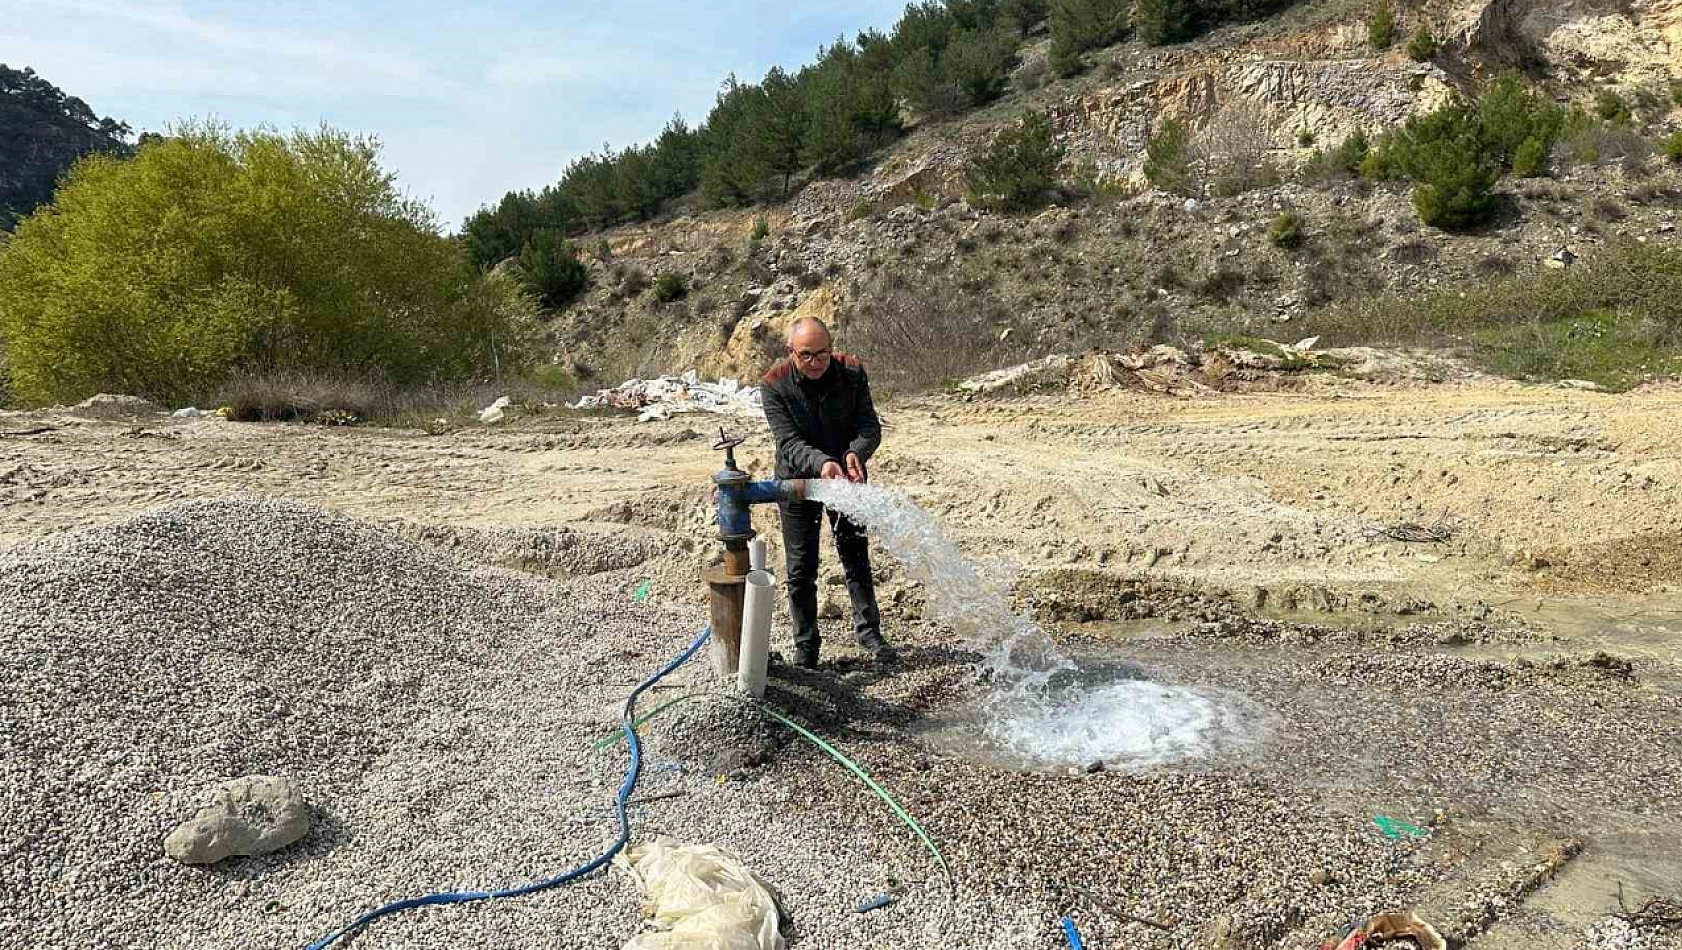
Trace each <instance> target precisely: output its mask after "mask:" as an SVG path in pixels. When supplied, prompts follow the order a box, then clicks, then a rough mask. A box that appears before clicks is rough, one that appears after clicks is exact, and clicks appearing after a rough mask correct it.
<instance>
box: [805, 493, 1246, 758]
mask: <svg viewBox="0 0 1682 950" xmlns="http://www.w3.org/2000/svg"><path fill="white" fill-rule="evenodd" d="M806 491H807V497H808V498H810V499H811V500H813V501H820V502H823V503H824V504H825V505H828V506H829V507H831V508H834V509H835V510H837V511H840V512H841V513H843V514H845V515H847V516H848V517H849V518H851V519H853V520H854V521H857V522H859V523H861V524H863V525H865V526H866V527H867V528H869V529H870V532H871V535H872V536H873V537H875V538H876V540H877V542H878V543H880V544H881V545H882V546H883V547H885V548H886V549H887V550H888V551H889V553H891V554H893V555H894V556H895V557H896V558H898V559H899V561H900V562H901V563H902V564H903V565H904V566H905V571H906V573H907V574H908V575H909V576H910V577H911V579H913V580H915V581H917V582H919V583H920V584H921V585H922V587H923V592H924V596H925V599H926V601H927V604H928V609H927V615H928V616H929V618H930V619H932V620H936V621H938V622H940V623H943V624H946V625H947V626H949V627H951V628H952V629H953V630H954V631H955V632H957V633H958V635H959V636H961V637H963V638H964V640H966V641H967V642H968V643H969V645H970V646H971V647H972V648H973V649H974V650H976V651H977V652H978V653H980V654H981V656H982V662H983V665H984V667H985V672H986V673H987V674H989V678H990V680H991V685H992V689H993V693H992V694H991V695H989V696H988V697H987V700H986V702H984V703H983V704H982V708H983V709H984V710H985V712H984V713H983V717H984V718H983V722H982V728H983V730H984V731H985V733H986V735H987V738H988V739H989V740H990V741H991V742H993V743H994V744H996V745H997V746H998V747H999V749H1000V751H1002V752H1004V753H1005V754H1007V755H1008V756H1010V757H1012V758H1017V759H1022V760H1026V761H1029V762H1033V763H1036V764H1053V763H1071V764H1086V763H1088V762H1092V761H1094V760H1103V761H1104V762H1105V763H1107V764H1108V765H1110V766H1112V767H1145V766H1151V765H1161V764H1166V763H1169V762H1173V761H1177V760H1180V759H1186V758H1194V757H1198V756H1201V755H1204V754H1206V753H1208V752H1210V751H1212V750H1213V749H1214V748H1215V747H1216V746H1218V745H1221V744H1223V740H1224V739H1226V738H1229V737H1230V734H1231V733H1232V732H1233V731H1234V729H1235V726H1234V721H1235V718H1236V717H1234V716H1232V715H1229V713H1228V710H1227V709H1226V708H1225V706H1224V703H1223V701H1222V700H1221V699H1220V698H1218V697H1214V696H1211V695H1206V694H1203V693H1200V692H1197V691H1195V690H1191V689H1186V688H1183V687H1178V686H1165V685H1162V684H1158V683H1151V682H1149V681H1146V680H1140V679H1131V678H1129V679H1123V680H1121V681H1120V682H1115V681H1108V682H1097V683H1092V682H1086V680H1087V679H1088V678H1087V677H1083V676H1082V675H1081V671H1080V668H1079V667H1078V665H1077V664H1075V663H1074V662H1073V661H1071V660H1070V659H1069V658H1068V657H1066V656H1065V655H1063V653H1062V652H1061V651H1060V650H1058V649H1057V647H1056V645H1055V644H1053V643H1052V641H1051V638H1050V637H1049V636H1047V635H1046V633H1045V631H1043V630H1041V629H1040V627H1039V625H1038V624H1036V623H1034V622H1033V621H1032V620H1030V619H1028V618H1026V617H1022V616H1019V615H1018V614H1017V613H1016V612H1015V611H1013V610H1011V609H1010V604H1009V601H1008V600H1007V599H1006V597H1005V594H1004V591H1003V590H1001V589H1000V588H999V587H998V586H997V585H996V584H994V583H993V582H991V581H990V580H988V579H987V578H984V577H982V576H981V574H979V573H978V572H977V571H976V570H975V567H974V565H972V564H970V562H969V561H967V560H965V559H964V557H963V555H962V554H960V553H959V552H958V549H957V547H956V546H955V545H953V544H952V542H951V541H950V540H948V539H947V538H946V536H945V535H944V534H942V533H941V531H940V528H939V526H937V525H936V524H935V522H934V519H933V518H932V517H931V516H930V515H929V514H928V512H926V511H924V510H923V509H921V508H919V507H918V506H917V504H916V503H915V502H913V501H912V500H911V499H909V498H907V497H906V496H904V495H902V494H899V493H898V492H894V491H889V490H887V489H883V488H881V487H879V486H876V485H855V484H852V483H850V482H845V481H839V480H829V481H818V480H813V481H810V482H807V489H806Z"/></svg>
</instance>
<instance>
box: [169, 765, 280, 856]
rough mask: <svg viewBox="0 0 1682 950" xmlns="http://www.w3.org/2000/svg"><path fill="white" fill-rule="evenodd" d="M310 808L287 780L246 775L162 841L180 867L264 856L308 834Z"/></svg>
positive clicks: (231, 784) (228, 786) (227, 787)
mask: <svg viewBox="0 0 1682 950" xmlns="http://www.w3.org/2000/svg"><path fill="white" fill-rule="evenodd" d="M309 830H310V814H309V806H307V805H306V804H305V803H304V796H303V793H302V792H300V791H299V790H298V786H297V785H296V784H294V783H293V781H292V780H291V779H289V778H276V777H273V776H267V775H248V776H245V777H244V778H237V779H234V780H233V781H231V782H228V783H227V784H225V785H223V786H222V787H221V788H219V789H217V790H216V793H215V798H214V800H213V801H212V802H211V803H210V804H209V805H206V806H205V807H203V808H201V809H199V812H198V814H196V815H194V816H193V817H192V818H190V819H188V820H187V821H186V822H183V823H182V824H181V825H180V826H179V827H177V828H176V829H175V830H174V831H172V832H170V833H169V837H167V838H165V839H164V853H165V854H167V855H169V856H170V857H171V858H174V859H175V860H177V861H180V862H181V863H182V864H215V863H216V862H217V861H220V860H222V859H223V858H229V857H235V856H244V855H253V854H268V853H269V852H271V851H279V850H280V849H281V848H284V847H286V846H287V845H289V844H292V843H293V842H295V841H297V840H299V839H300V838H302V837H304V836H305V835H307V834H309Z"/></svg>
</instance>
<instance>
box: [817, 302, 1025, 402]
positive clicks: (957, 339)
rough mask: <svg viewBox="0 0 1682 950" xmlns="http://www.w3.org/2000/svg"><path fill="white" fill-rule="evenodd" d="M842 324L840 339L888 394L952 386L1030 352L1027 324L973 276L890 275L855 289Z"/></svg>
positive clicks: (1013, 361) (1017, 359)
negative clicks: (960, 278)
mask: <svg viewBox="0 0 1682 950" xmlns="http://www.w3.org/2000/svg"><path fill="white" fill-rule="evenodd" d="M842 325H843V326H844V327H845V330H844V332H843V333H842V337H843V339H842V340H841V343H842V345H843V346H844V347H845V348H846V349H847V350H848V351H849V352H852V353H856V354H858V355H859V356H860V357H861V358H862V359H863V360H864V361H865V365H866V366H867V367H869V369H870V378H871V381H872V386H873V387H874V388H875V389H876V390H877V391H878V392H879V393H882V394H884V395H892V394H895V393H915V392H923V391H928V390H931V389H938V388H942V387H947V386H951V385H952V384H953V383H955V382H956V381H958V380H961V379H963V378H965V377H967V376H971V375H974V374H976V373H981V372H986V371H987V370H991V369H997V368H999V367H1001V366H1007V365H1010V364H1012V363H1017V362H1022V361H1024V360H1026V359H1028V358H1029V357H1030V355H1031V352H1030V348H1029V344H1028V343H1027V337H1028V336H1029V334H1028V333H1026V332H1025V330H1026V329H1027V328H1026V327H1025V326H1023V325H1021V323H1020V321H1019V320H1018V319H1017V317H1016V316H1015V314H1013V313H1011V312H1010V311H1008V310H1006V309H1005V307H1004V306H1003V305H1002V304H1001V303H1000V302H999V300H998V298H997V297H994V296H993V295H992V294H991V293H990V292H988V291H987V290H986V288H985V287H984V286H981V285H980V284H978V283H977V282H973V281H970V282H959V281H954V280H952V279H950V278H941V279H938V280H936V281H934V282H930V281H927V280H920V281H918V282H917V283H916V284H915V285H914V284H912V283H911V282H909V281H907V280H905V279H904V278H903V277H899V276H897V275H890V276H888V277H885V278H882V279H880V280H877V281H875V282H874V283H872V284H870V285H869V286H867V287H865V288H864V289H863V292H862V293H858V294H855V295H854V297H853V302H852V303H851V304H849V306H848V308H847V311H846V312H845V313H844V319H843V321H842Z"/></svg>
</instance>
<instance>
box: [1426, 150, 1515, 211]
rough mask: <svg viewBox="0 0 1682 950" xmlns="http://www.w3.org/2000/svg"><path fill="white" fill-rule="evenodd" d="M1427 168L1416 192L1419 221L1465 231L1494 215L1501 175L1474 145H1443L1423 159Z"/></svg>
mask: <svg viewBox="0 0 1682 950" xmlns="http://www.w3.org/2000/svg"><path fill="white" fill-rule="evenodd" d="M1422 161H1424V162H1425V163H1426V164H1425V166H1424V170H1423V171H1422V173H1421V177H1420V179H1419V182H1418V184H1416V185H1415V186H1414V190H1413V206H1414V208H1415V209H1416V210H1417V211H1418V212H1419V220H1421V221H1423V222H1425V223H1426V224H1429V225H1431V226H1432V227H1437V228H1442V229H1444V230H1446V231H1462V230H1467V229H1469V228H1474V227H1477V226H1478V225H1480V224H1483V223H1484V222H1486V221H1488V220H1489V219H1490V217H1492V216H1493V215H1494V213H1495V207H1496V203H1495V195H1494V188H1495V182H1496V180H1497V179H1498V178H1499V177H1500V172H1499V171H1498V170H1497V169H1496V168H1495V167H1494V165H1493V164H1491V163H1489V162H1488V161H1486V158H1485V156H1484V154H1483V152H1482V151H1480V150H1479V148H1478V145H1477V143H1476V142H1475V141H1473V142H1466V141H1460V142H1444V143H1442V144H1441V145H1439V146H1437V147H1435V148H1433V149H1431V150H1430V151H1429V152H1427V153H1426V154H1425V155H1424V156H1423V157H1422Z"/></svg>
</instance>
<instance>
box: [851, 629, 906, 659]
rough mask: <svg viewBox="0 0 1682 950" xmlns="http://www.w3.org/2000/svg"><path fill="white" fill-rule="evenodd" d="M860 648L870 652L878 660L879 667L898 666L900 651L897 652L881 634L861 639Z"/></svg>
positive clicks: (866, 635)
mask: <svg viewBox="0 0 1682 950" xmlns="http://www.w3.org/2000/svg"><path fill="white" fill-rule="evenodd" d="M859 646H861V647H863V648H864V649H866V650H868V651H870V653H871V655H872V656H874V657H875V658H876V665H877V666H898V665H899V651H898V650H895V649H894V648H893V646H892V645H891V644H889V643H888V641H886V640H884V639H882V635H881V634H880V633H875V632H871V633H867V634H865V635H864V636H862V637H859Z"/></svg>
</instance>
